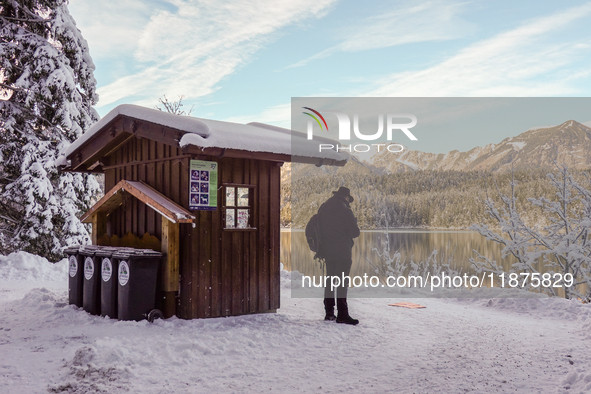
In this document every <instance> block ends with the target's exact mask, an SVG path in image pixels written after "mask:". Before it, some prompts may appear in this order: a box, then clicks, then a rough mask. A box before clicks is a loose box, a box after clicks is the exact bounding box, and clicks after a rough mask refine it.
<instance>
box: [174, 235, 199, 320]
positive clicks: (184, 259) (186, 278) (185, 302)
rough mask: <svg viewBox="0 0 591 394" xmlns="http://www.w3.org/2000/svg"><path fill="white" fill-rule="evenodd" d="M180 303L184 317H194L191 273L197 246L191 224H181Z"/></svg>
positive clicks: (178, 307) (181, 315)
mask: <svg viewBox="0 0 591 394" xmlns="http://www.w3.org/2000/svg"><path fill="white" fill-rule="evenodd" d="M179 233H180V266H179V271H180V276H181V284H180V289H179V292H180V297H179V301H180V304H179V305H178V306H177V312H178V313H179V317H180V318H182V319H193V318H195V317H196V316H194V315H193V277H192V274H191V269H192V266H191V259H190V258H189V257H188V256H191V255H192V254H193V253H194V250H195V248H196V245H195V243H194V242H193V231H192V227H191V225H190V224H183V225H180V229H179Z"/></svg>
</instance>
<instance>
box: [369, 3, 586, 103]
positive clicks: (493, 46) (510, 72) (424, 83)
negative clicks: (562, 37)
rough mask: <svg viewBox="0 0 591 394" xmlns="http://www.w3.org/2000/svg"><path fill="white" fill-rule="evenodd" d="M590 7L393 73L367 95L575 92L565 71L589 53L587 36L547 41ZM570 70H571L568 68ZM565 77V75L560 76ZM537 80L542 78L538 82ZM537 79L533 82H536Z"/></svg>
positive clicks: (570, 75)
mask: <svg viewBox="0 0 591 394" xmlns="http://www.w3.org/2000/svg"><path fill="white" fill-rule="evenodd" d="M590 14H591V4H590V3H587V4H585V5H583V6H579V7H574V8H570V9H567V10H565V11H563V12H560V13H557V14H555V15H551V16H548V17H543V18H538V19H536V20H533V21H530V22H529V23H527V24H525V25H523V26H521V27H519V28H516V29H514V30H511V31H508V32H505V33H501V34H498V35H496V36H494V37H492V38H490V39H487V40H483V41H480V42H477V43H475V44H473V45H471V46H469V47H467V48H464V49H463V50H461V51H460V52H459V53H458V54H456V55H455V56H453V57H451V58H450V59H448V60H445V61H443V62H442V63H440V64H438V65H436V66H433V67H430V68H427V69H425V70H419V71H411V72H404V73H397V74H393V75H391V76H389V77H388V78H386V79H384V80H382V81H378V83H377V84H378V85H380V87H379V88H377V89H375V90H373V91H371V92H368V93H366V94H365V95H367V96H397V97H402V96H414V97H421V96H429V97H433V96H466V95H467V96H501V95H502V96H551V95H570V94H576V93H577V87H576V86H574V84H573V83H571V82H572V78H573V75H577V76H578V77H582V76H585V75H589V74H588V67H585V68H584V69H574V70H573V69H570V70H569V69H568V67H570V66H572V64H573V63H574V62H575V61H576V60H577V59H580V58H581V56H586V55H585V54H586V53H588V52H589V38H588V37H582V38H579V40H577V41H575V42H568V43H564V42H562V43H560V42H558V43H557V42H552V40H553V34H554V33H556V32H557V31H559V30H561V29H567V28H568V27H569V25H570V24H571V23H573V22H575V21H577V20H578V19H581V18H588V17H589V15H590ZM571 68H572V67H571ZM565 74H567V75H565ZM540 77H541V78H540ZM535 78H538V79H535Z"/></svg>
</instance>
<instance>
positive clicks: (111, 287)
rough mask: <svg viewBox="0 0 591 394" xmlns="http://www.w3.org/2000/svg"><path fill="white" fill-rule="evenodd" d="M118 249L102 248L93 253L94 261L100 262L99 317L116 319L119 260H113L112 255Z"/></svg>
mask: <svg viewBox="0 0 591 394" xmlns="http://www.w3.org/2000/svg"><path fill="white" fill-rule="evenodd" d="M118 250H120V248H116V247H111V246H102V247H101V248H100V249H99V250H97V251H96V253H95V260H99V261H100V272H101V274H100V277H101V279H100V283H101V285H100V288H101V291H100V293H101V295H100V299H101V316H109V317H111V318H114V319H116V318H117V268H118V267H119V260H118V259H114V258H113V253H115V252H117V251H118Z"/></svg>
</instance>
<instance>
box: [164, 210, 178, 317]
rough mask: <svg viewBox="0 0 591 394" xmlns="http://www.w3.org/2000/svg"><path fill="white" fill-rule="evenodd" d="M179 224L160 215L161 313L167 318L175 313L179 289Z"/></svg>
mask: <svg viewBox="0 0 591 394" xmlns="http://www.w3.org/2000/svg"><path fill="white" fill-rule="evenodd" d="M179 235H180V234H179V224H178V223H173V222H171V221H170V220H168V219H166V218H165V217H164V216H163V217H162V244H161V245H162V250H161V251H162V253H163V254H164V264H163V267H162V291H163V293H164V294H163V296H164V300H163V311H162V312H163V313H164V317H165V318H168V317H170V316H172V315H174V314H175V309H176V308H175V306H176V295H177V293H178V291H179V260H180V258H179V257H180V254H179V249H180V248H179V247H180V244H179V243H180V237H179Z"/></svg>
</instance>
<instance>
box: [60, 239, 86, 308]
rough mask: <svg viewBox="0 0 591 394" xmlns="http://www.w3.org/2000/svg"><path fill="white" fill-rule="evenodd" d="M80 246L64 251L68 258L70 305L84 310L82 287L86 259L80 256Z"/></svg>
mask: <svg viewBox="0 0 591 394" xmlns="http://www.w3.org/2000/svg"><path fill="white" fill-rule="evenodd" d="M79 249H80V245H78V246H70V247H68V248H66V249H65V250H64V253H65V254H66V256H67V258H68V303H70V304H73V305H76V306H77V307H79V308H82V287H83V278H84V273H83V272H82V271H83V270H82V267H83V265H84V257H83V256H82V255H79V254H78V251H79Z"/></svg>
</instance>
